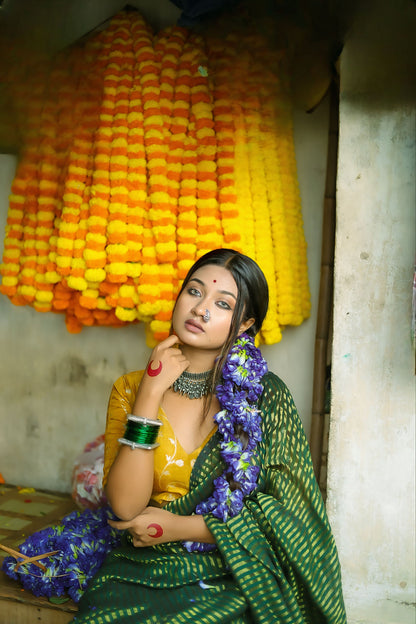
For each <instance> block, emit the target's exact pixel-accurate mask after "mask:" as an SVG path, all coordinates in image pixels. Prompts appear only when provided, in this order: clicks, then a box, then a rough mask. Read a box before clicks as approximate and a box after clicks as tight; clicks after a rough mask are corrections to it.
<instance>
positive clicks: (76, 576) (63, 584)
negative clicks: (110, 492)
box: [2, 507, 120, 602]
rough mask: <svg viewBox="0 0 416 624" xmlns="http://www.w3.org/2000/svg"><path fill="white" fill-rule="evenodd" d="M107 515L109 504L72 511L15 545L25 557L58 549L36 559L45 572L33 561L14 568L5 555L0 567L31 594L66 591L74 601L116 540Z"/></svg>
mask: <svg viewBox="0 0 416 624" xmlns="http://www.w3.org/2000/svg"><path fill="white" fill-rule="evenodd" d="M109 519H112V520H114V519H116V518H115V516H114V514H113V513H112V511H111V510H110V508H109V507H102V508H100V509H96V510H94V511H92V510H90V509H86V510H85V511H82V512H81V511H73V512H72V513H70V514H68V515H67V516H65V517H64V518H63V519H62V521H61V523H60V524H57V525H54V526H51V527H48V528H46V529H42V530H41V531H37V532H36V533H33V534H32V535H30V536H29V537H28V538H27V539H26V540H25V541H24V542H23V544H21V545H20V546H19V549H20V551H19V552H21V553H22V554H23V555H25V556H27V557H35V556H36V555H42V554H43V553H47V552H51V551H54V550H59V554H56V555H53V556H51V557H48V558H47V559H42V560H41V561H40V563H43V564H44V565H45V567H46V571H45V572H43V571H42V570H41V569H40V568H38V567H37V566H35V565H34V564H33V563H24V564H22V565H20V566H19V568H18V570H17V571H16V570H15V567H16V559H14V558H13V557H5V559H4V561H3V565H2V569H3V570H4V572H5V573H6V574H7V575H8V576H10V577H11V578H12V579H14V580H15V581H20V582H21V583H22V585H23V587H24V588H25V589H27V590H29V591H31V592H32V593H33V594H34V595H35V596H46V597H47V598H52V597H54V596H65V595H66V594H67V595H68V596H69V597H70V598H72V599H73V600H74V601H75V602H78V601H79V599H80V598H81V596H82V594H83V593H84V591H85V589H86V586H87V584H88V581H89V580H90V579H91V578H92V576H94V574H95V573H96V572H97V571H98V569H99V568H100V567H101V565H102V563H103V561H104V558H105V556H106V555H107V553H108V552H109V551H110V550H112V549H113V548H115V547H116V546H118V545H119V544H120V532H119V531H117V530H116V529H113V528H112V527H111V526H110V525H109V524H108V522H107V521H108V520H109Z"/></svg>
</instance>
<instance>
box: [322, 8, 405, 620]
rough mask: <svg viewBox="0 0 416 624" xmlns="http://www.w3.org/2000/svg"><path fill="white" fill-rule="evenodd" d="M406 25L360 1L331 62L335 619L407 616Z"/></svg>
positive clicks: (390, 11)
mask: <svg viewBox="0 0 416 624" xmlns="http://www.w3.org/2000/svg"><path fill="white" fill-rule="evenodd" d="M415 20H416V7H415V5H414V3H411V2H398V3H397V5H396V4H395V5H394V7H393V6H392V3H388V2H384V3H377V6H376V5H370V6H367V10H366V11H363V13H362V14H361V16H360V20H359V21H357V23H356V25H355V27H354V29H353V31H352V32H351V34H350V37H349V39H348V41H347V44H346V46H345V49H344V51H343V54H342V58H341V100H340V144H339V170H338V192H337V228H336V252H335V302H334V342H333V354H332V397H333V400H332V408H331V431H330V446H329V471H328V474H329V478H328V501H327V507H328V510H329V514H330V520H331V523H332V526H333V529H334V531H335V537H336V541H337V544H338V548H339V553H340V558H341V564H342V571H343V579H344V592H345V598H346V603H347V609H348V616H349V620H348V621H349V624H356V623H357V624H358V623H370V622H371V623H374V624H383V623H389V624H393V623H397V624H414V622H415V509H414V502H415V461H414V454H415V431H414V423H415V353H414V350H413V348H412V342H411V335H410V328H411V313H412V312H411V300H412V277H413V267H414V261H415V207H416V185H415V171H416V144H415V137H416V107H415V103H416V98H415V97H414V87H413V85H414V80H413V78H412V76H413V75H414V74H413V69H414V59H415V55H414V53H412V52H411V42H412V41H414V37H413V34H412V33H413V32H414V27H415V23H416V22H415ZM387 42H388V45H387Z"/></svg>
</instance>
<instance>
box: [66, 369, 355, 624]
mask: <svg viewBox="0 0 416 624" xmlns="http://www.w3.org/2000/svg"><path fill="white" fill-rule="evenodd" d="M263 381H264V392H263V395H262V399H261V405H260V407H261V411H262V421H263V440H262V442H261V444H260V445H259V448H258V455H257V457H256V458H255V461H256V462H258V464H259V465H260V466H261V471H260V475H259V484H258V489H257V491H256V492H255V493H253V494H252V495H251V496H250V497H249V498H248V499H247V500H246V503H245V506H244V508H243V511H242V512H241V513H240V514H239V515H238V516H236V517H235V518H232V519H231V520H229V521H228V522H227V523H223V522H221V521H220V520H218V519H216V518H214V517H212V516H211V515H209V516H206V517H205V520H206V523H207V525H208V527H209V529H210V530H211V532H212V533H213V534H214V536H215V538H216V542H217V545H218V550H217V551H215V552H212V553H188V552H187V551H186V550H185V549H184V548H183V547H182V545H181V544H177V543H170V544H162V545H159V546H153V547H152V548H134V547H133V546H131V545H129V544H128V542H127V540H126V541H125V543H124V545H123V546H122V547H121V548H118V549H116V550H115V551H113V552H112V553H111V554H110V555H109V556H108V558H107V559H106V562H105V563H104V565H103V567H102V568H101V570H100V572H99V573H98V575H97V576H96V577H95V578H94V579H93V581H92V583H91V585H90V587H89V589H88V591H87V592H86V593H85V595H84V596H83V598H82V599H81V602H80V604H79V614H78V615H77V617H76V619H75V620H74V622H76V623H77V624H80V623H85V622H88V623H89V624H104V623H106V624H107V623H112V622H114V623H115V622H117V623H120V624H123V623H125V622H129V623H132V622H134V623H143V624H150V623H155V624H156V623H160V622H166V623H167V622H169V623H170V624H186V623H191V622H192V624H196V623H197V624H220V623H225V622H228V623H230V622H232V623H233V624H242V623H246V622H256V623H259V624H270V623H271V622H276V623H278V624H305V623H308V624H345V623H346V617H345V611H344V604H343V598H342V590H341V577H340V569H339V563H338V556H337V551H336V547H335V543H334V540H333V537H332V534H331V530H330V526H329V523H328V520H327V517H326V513H325V508H324V504H323V500H322V497H321V494H320V491H319V488H318V486H317V484H316V481H315V477H314V474H313V468H312V463H311V459H310V453H309V447H308V444H307V441H306V438H305V434H304V431H303V427H302V424H301V422H300V419H299V416H298V414H297V412H296V408H295V406H294V403H293V400H292V397H291V395H290V393H289V391H288V389H287V388H286V386H285V385H284V383H283V382H282V381H281V380H280V379H279V378H278V377H276V376H275V375H273V374H272V373H268V374H267V375H266V377H265V378H264V380H263ZM218 441H219V437H218V434H215V435H214V436H213V437H212V438H211V440H210V441H209V442H208V444H207V445H206V446H205V447H204V449H203V450H202V452H201V454H200V455H199V457H198V459H197V461H196V463H195V466H194V468H193V471H192V474H191V482H190V492H189V494H187V495H186V496H184V497H182V498H180V499H178V500H177V501H174V502H172V503H169V505H168V506H167V507H166V508H167V509H169V510H170V511H173V512H175V513H178V514H181V515H185V514H190V513H192V512H193V510H194V508H195V505H196V504H197V503H198V502H199V501H200V500H203V499H205V498H207V496H208V495H209V494H210V492H211V490H212V481H213V479H214V478H215V476H217V475H219V474H221V472H222V463H221V459H220V455H219V447H218ZM200 581H202V584H200ZM207 586H208V587H207Z"/></svg>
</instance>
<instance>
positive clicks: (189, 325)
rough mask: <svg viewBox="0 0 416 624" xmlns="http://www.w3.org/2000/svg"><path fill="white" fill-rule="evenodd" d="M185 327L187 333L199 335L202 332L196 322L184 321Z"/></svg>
mask: <svg viewBox="0 0 416 624" xmlns="http://www.w3.org/2000/svg"><path fill="white" fill-rule="evenodd" d="M185 327H186V329H187V330H188V331H190V332H192V333H194V334H201V333H202V332H203V331H204V330H203V329H202V326H201V325H200V324H199V323H197V322H196V321H193V320H192V319H189V320H188V321H185Z"/></svg>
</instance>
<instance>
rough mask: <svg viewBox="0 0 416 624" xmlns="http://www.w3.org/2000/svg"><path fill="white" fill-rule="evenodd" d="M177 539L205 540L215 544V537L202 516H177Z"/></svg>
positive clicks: (175, 530)
mask: <svg viewBox="0 0 416 624" xmlns="http://www.w3.org/2000/svg"><path fill="white" fill-rule="evenodd" d="M176 518H177V520H176V521H175V525H176V526H175V529H174V532H175V541H178V542H181V541H189V542H205V543H208V544H215V538H214V536H213V535H212V533H211V531H210V530H209V529H208V527H207V525H206V524H205V520H204V518H203V517H202V516H200V515H198V514H194V515H192V516H176Z"/></svg>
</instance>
